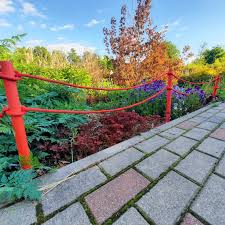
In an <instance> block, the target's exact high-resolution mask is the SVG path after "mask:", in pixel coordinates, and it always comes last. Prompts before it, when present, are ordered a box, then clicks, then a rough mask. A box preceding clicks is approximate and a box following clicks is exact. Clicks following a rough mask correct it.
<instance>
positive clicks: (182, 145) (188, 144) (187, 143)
mask: <svg viewBox="0 0 225 225" xmlns="http://www.w3.org/2000/svg"><path fill="white" fill-rule="evenodd" d="M197 143H198V142H197V141H195V140H193V139H190V138H186V137H179V138H177V139H176V140H174V141H173V142H171V143H169V144H168V145H166V146H165V148H166V149H168V150H170V151H172V152H175V153H177V154H178V155H180V156H184V155H185V154H187V153H188V152H189V151H190V150H191V148H192V147H193V146H194V145H196V144H197Z"/></svg>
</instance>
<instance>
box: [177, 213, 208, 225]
mask: <svg viewBox="0 0 225 225" xmlns="http://www.w3.org/2000/svg"><path fill="white" fill-rule="evenodd" d="M180 225H204V224H203V223H201V222H200V221H199V220H198V219H196V218H195V217H194V216H192V215H191V214H190V213H188V214H187V215H186V216H185V218H184V220H183V222H182V223H181V224H180Z"/></svg>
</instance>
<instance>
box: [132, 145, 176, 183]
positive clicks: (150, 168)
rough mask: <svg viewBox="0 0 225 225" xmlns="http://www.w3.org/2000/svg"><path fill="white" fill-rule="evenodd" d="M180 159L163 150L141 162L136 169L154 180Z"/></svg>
mask: <svg viewBox="0 0 225 225" xmlns="http://www.w3.org/2000/svg"><path fill="white" fill-rule="evenodd" d="M179 158H180V157H179V156H177V155H175V154H173V153H170V152H168V151H166V150H164V149H161V150H159V151H157V152H156V153H154V154H153V155H151V156H150V157H148V158H146V159H145V160H143V161H142V162H140V163H139V164H138V165H137V166H136V168H137V169H138V170H140V171H141V172H143V173H144V174H146V175H147V176H148V177H150V178H152V179H156V178H158V177H159V176H160V175H161V174H162V173H163V172H165V171H166V170H167V169H168V168H169V167H170V166H171V165H172V164H173V163H175V162H176V161H177V160H178V159H179Z"/></svg>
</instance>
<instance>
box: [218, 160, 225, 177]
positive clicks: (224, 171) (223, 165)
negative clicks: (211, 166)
mask: <svg viewBox="0 0 225 225" xmlns="http://www.w3.org/2000/svg"><path fill="white" fill-rule="evenodd" d="M216 172H217V173H218V174H220V175H222V176H224V177H225V156H223V158H222V160H221V161H220V163H219V165H218V166H217V168H216Z"/></svg>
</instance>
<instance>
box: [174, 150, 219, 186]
mask: <svg viewBox="0 0 225 225" xmlns="http://www.w3.org/2000/svg"><path fill="white" fill-rule="evenodd" d="M216 161H217V160H216V159H215V158H213V157H211V156H208V155H206V154H203V153H200V152H197V151H193V152H191V153H190V154H189V155H188V156H187V157H186V158H185V159H183V160H182V161H181V162H180V163H179V164H178V165H177V166H176V168H175V169H176V170H178V171H179V172H181V173H183V174H185V175H186V176H188V177H190V178H191V179H193V180H195V181H197V182H198V183H200V184H202V183H203V182H204V181H205V179H206V178H207V176H208V175H209V173H210V172H211V170H212V169H213V166H214V165H215V163H216Z"/></svg>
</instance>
